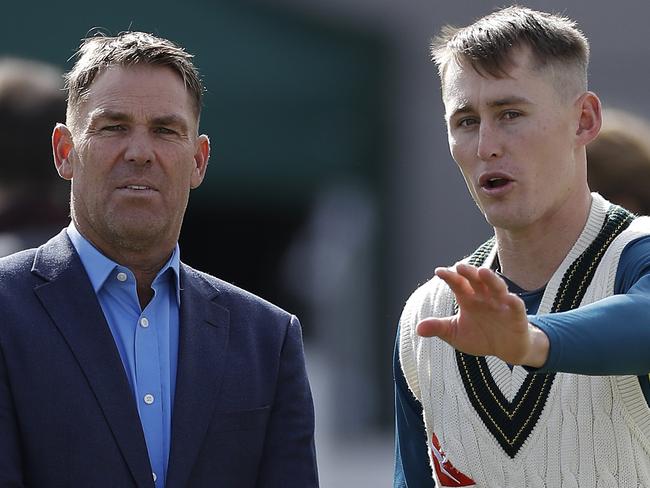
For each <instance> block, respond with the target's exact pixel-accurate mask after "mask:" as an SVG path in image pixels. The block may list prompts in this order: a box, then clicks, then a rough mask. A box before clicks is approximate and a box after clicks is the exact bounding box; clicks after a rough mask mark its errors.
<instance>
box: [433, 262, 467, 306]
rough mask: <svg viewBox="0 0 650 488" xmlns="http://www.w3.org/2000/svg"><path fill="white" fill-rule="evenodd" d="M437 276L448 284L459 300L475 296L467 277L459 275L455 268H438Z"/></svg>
mask: <svg viewBox="0 0 650 488" xmlns="http://www.w3.org/2000/svg"><path fill="white" fill-rule="evenodd" d="M436 276H437V277H438V278H440V279H441V280H443V281H444V282H445V283H447V285H448V286H449V288H451V291H453V292H454V295H456V299H457V300H461V299H463V298H465V297H470V296H471V295H473V294H474V290H473V289H472V287H471V286H470V284H469V282H468V281H467V280H466V279H465V277H463V276H461V275H460V274H458V272H457V271H456V270H454V269H453V268H436Z"/></svg>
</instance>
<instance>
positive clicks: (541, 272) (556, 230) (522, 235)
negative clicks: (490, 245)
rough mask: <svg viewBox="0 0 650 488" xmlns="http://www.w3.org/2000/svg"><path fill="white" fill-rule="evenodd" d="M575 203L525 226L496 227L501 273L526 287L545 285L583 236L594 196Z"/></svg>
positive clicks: (526, 288)
mask: <svg viewBox="0 0 650 488" xmlns="http://www.w3.org/2000/svg"><path fill="white" fill-rule="evenodd" d="M574 203H575V205H573V204H572V205H563V206H562V207H561V208H560V209H559V210H558V211H556V212H555V213H554V214H553V215H551V216H549V217H547V218H545V219H543V221H540V222H536V223H535V224H534V225H532V226H529V227H527V228H525V229H516V230H513V229H499V228H495V235H496V239H497V252H498V256H499V264H500V266H501V273H502V274H503V275H504V276H507V277H508V278H509V279H510V280H511V281H513V282H514V283H516V284H517V285H519V286H520V287H521V288H523V289H525V290H535V289H538V288H540V287H542V286H544V285H546V283H548V281H549V280H550V279H551V276H553V273H555V271H556V270H557V268H558V267H559V266H560V264H562V261H563V260H564V258H565V257H566V255H567V254H568V253H569V251H570V250H571V248H572V247H573V245H574V244H575V243H576V241H577V240H578V237H580V234H581V233H582V231H583V229H584V227H585V224H586V222H587V219H588V217H589V211H590V209H591V195H590V194H587V195H585V196H584V198H581V199H580V200H579V201H578V202H574Z"/></svg>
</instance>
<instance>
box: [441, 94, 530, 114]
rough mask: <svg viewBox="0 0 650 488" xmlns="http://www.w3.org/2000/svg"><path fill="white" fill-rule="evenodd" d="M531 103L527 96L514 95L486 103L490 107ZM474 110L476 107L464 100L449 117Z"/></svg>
mask: <svg viewBox="0 0 650 488" xmlns="http://www.w3.org/2000/svg"><path fill="white" fill-rule="evenodd" d="M531 103H532V102H531V101H530V100H529V99H528V98H526V97H519V96H515V95H513V96H510V97H504V98H497V99H496V100H491V101H489V102H487V104H486V105H487V106H488V107H489V108H498V107H503V106H508V105H530V104H531ZM474 111H475V109H474V107H473V106H472V104H471V103H468V102H463V103H461V105H459V106H458V107H457V108H456V109H455V110H454V111H453V112H452V113H451V115H450V116H449V118H450V119H452V118H454V117H456V116H458V115H462V114H466V113H469V112H474Z"/></svg>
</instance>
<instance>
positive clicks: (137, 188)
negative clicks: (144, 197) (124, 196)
mask: <svg viewBox="0 0 650 488" xmlns="http://www.w3.org/2000/svg"><path fill="white" fill-rule="evenodd" d="M118 190H132V191H157V190H156V189H155V188H154V187H152V186H149V185H124V186H119V187H118Z"/></svg>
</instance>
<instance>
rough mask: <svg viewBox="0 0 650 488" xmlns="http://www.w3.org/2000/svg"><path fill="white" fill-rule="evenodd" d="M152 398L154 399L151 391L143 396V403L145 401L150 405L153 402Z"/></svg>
mask: <svg viewBox="0 0 650 488" xmlns="http://www.w3.org/2000/svg"><path fill="white" fill-rule="evenodd" d="M153 400H154V398H153V395H152V394H151V393H147V394H146V395H145V396H144V403H146V404H147V405H151V404H152V403H153Z"/></svg>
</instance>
